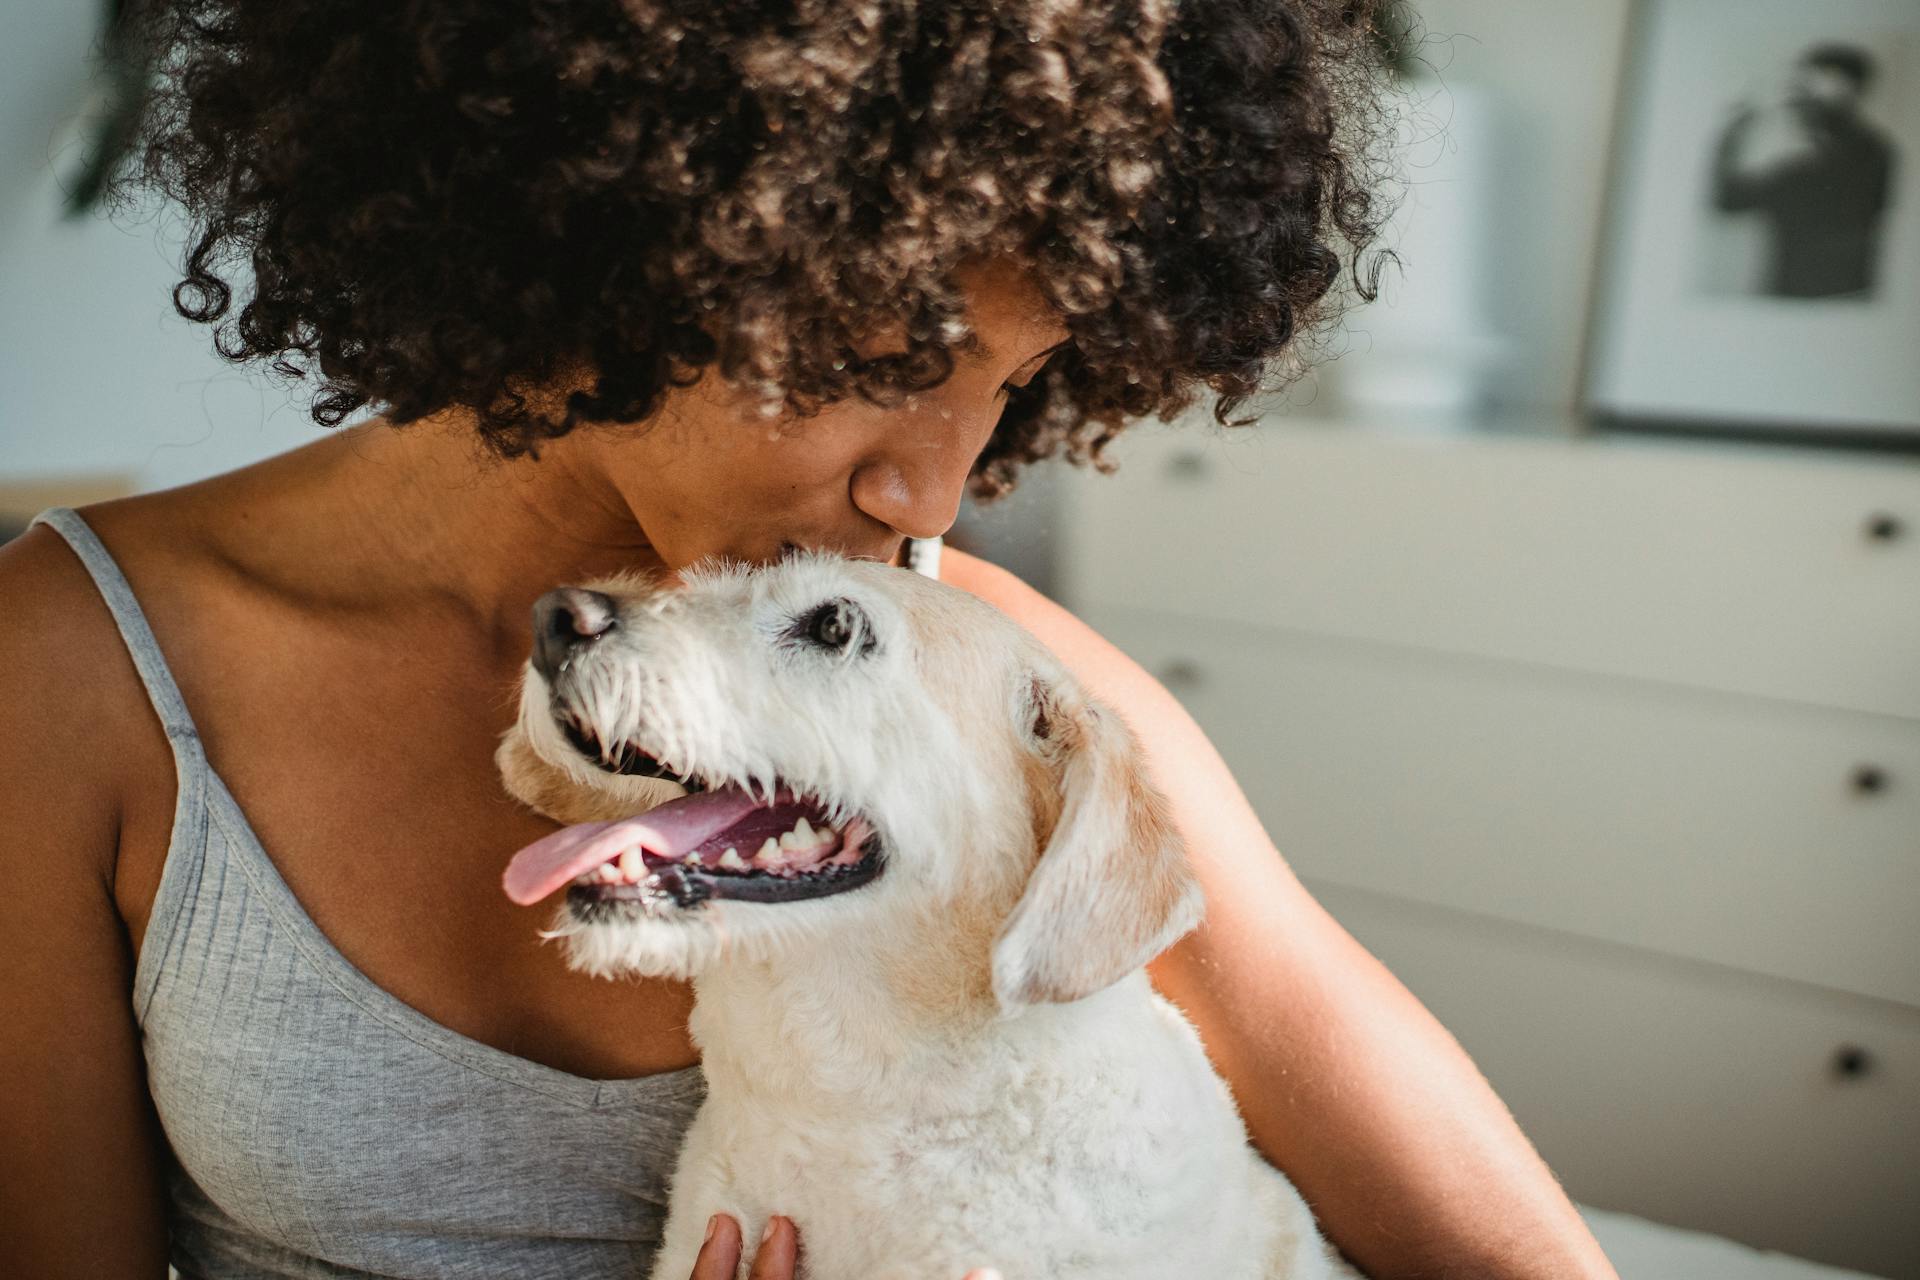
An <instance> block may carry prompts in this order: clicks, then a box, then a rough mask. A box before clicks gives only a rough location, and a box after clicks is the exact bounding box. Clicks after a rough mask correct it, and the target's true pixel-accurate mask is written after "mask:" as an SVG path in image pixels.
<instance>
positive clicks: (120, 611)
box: [27, 507, 200, 750]
mask: <svg viewBox="0 0 1920 1280" xmlns="http://www.w3.org/2000/svg"><path fill="white" fill-rule="evenodd" d="M36 524H44V525H46V526H47V527H48V528H50V529H52V530H53V531H54V532H55V533H58V534H59V535H60V536H61V537H63V538H65V539H66V540H67V545H68V546H70V547H72V548H73V553H74V554H75V555H77V556H79V557H80V563H81V564H83V565H85V566H86V568H87V572H88V573H89V574H90V575H92V577H93V584H94V586H96V587H98V588H99V589H100V596H101V598H102V599H103V600H105V601H106V602H107V608H108V610H109V611H111V612H112V614H113V621H114V623H115V625H117V626H118V627H119V628H120V638H121V639H122V640H124V641H126V645H127V652H128V653H129V654H130V655H132V657H133V665H134V669H135V670H136V671H138V672H139V673H140V682H141V683H142V684H144V685H145V686H146V687H147V697H148V699H149V700H151V701H152V703H153V709H154V711H155V712H156V713H157V714H158V715H159V717H160V726H161V728H163V729H164V730H166V734H167V741H168V742H170V743H172V744H173V745H174V747H175V749H176V750H177V749H179V748H181V747H184V746H187V745H188V744H192V746H193V747H195V748H196V749H197V748H198V746H199V742H200V734H199V732H198V731H197V730H196V729H195V728H194V725H193V717H192V716H190V715H188V714H187V704H186V701H185V700H184V699H183V698H181V696H180V686H178V685H177V684H175V683H174V681H173V672H171V671H169V670H168V669H167V660H166V658H165V657H163V656H162V655H161V652H160V643H159V641H157V640H155V639H154V637H153V628H152V627H150V626H148V625H147V615H146V614H145V613H143V612H141V609H140V602H139V601H138V600H136V599H135V598H134V595H133V587H132V586H130V585H129V584H128V582H127V576H126V575H125V574H124V573H122V572H120V566H119V565H118V564H116V563H115V562H114V559H113V555H112V553H111V552H109V551H108V550H107V548H106V544H105V543H103V542H101V541H100V538H99V535H98V534H96V533H94V531H93V529H92V527H91V526H89V525H88V524H87V522H86V521H85V520H84V519H82V518H81V516H80V513H79V512H78V511H75V510H73V509H72V508H71V507H49V508H48V509H47V510H45V511H42V512H41V513H40V514H39V515H37V516H35V517H34V518H33V519H32V520H31V521H29V522H28V526H27V527H28V528H32V527H33V526H34V525H36Z"/></svg>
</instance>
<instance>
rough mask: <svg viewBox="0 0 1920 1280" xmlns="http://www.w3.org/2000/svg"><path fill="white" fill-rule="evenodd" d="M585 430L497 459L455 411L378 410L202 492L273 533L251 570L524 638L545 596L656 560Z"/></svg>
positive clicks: (338, 596) (248, 553)
mask: <svg viewBox="0 0 1920 1280" xmlns="http://www.w3.org/2000/svg"><path fill="white" fill-rule="evenodd" d="M589 437H590V429H582V430H581V431H578V432H576V433H574V434H573V435H569V436H566V437H563V438H561V439H558V440H553V441H549V442H546V443H544V444H543V445H542V446H541V456H540V458H539V459H538V460H537V461H535V460H533V459H530V458H524V457H523V458H517V459H501V458H498V457H495V456H493V455H491V454H489V453H487V452H486V450H485V449H484V447H483V446H482V445H481V443H480V441H479V438H478V436H477V435H476V434H475V433H474V432H473V431H472V429H471V428H470V427H466V426H463V425H462V424H460V423H458V422H455V421H452V420H447V419H431V418H430V419H422V420H420V421H419V422H416V423H412V424H409V425H407V426H405V427H394V426H391V425H389V424H388V423H387V422H385V420H383V419H379V418H376V419H372V420H370V421H368V422H365V423H361V424H359V425H356V426H353V427H348V428H343V429H341V430H339V431H337V432H335V433H333V434H332V435H330V436H328V437H327V438H326V439H323V440H319V441H316V442H314V443H313V444H311V445H307V446H305V447H303V448H299V449H295V450H293V451H291V452H289V453H286V454H282V455H280V456H278V457H275V458H271V459H268V460H267V461H265V462H263V463H260V464H257V465H256V466H254V467H249V468H246V469H244V470H242V471H240V472H236V473H232V474H231V475H230V476H228V477H221V478H220V479H219V480H216V481H215V482H214V484H213V487H212V488H211V489H210V491H209V492H208V493H207V494H206V498H207V500H208V502H209V504H210V505H217V506H218V507H219V509H220V514H221V524H222V525H223V526H226V525H228V524H229V522H230V521H232V520H233V519H234V517H235V515H236V514H238V517H239V520H238V525H239V527H249V526H250V527H251V528H252V529H253V530H256V531H265V532H266V533H268V534H270V535H271V536H259V535H256V536H257V542H255V543H249V544H248V545H247V546H245V547H244V548H241V549H240V551H241V554H242V556H243V557H244V559H245V560H246V561H248V562H249V563H248V564H247V568H248V569H249V570H251V571H253V572H256V573H259V574H261V575H263V576H270V577H273V578H276V579H280V580H282V581H283V582H286V583H287V585H289V586H296V587H297V589H299V590H301V591H302V592H305V593H311V594H313V595H315V596H318V597H323V598H330V599H334V600H339V601H342V602H348V601H364V600H367V599H369V598H377V599H392V598H395V597H404V596H407V595H413V596H415V597H421V596H432V597H436V598H437V599H438V600H439V602H440V603H441V604H442V605H445V606H451V607H453V608H456V609H457V610H459V611H460V612H461V613H462V614H465V615H467V616H469V617H470V618H471V619H472V620H473V622H474V623H475V625H477V626H479V627H482V628H485V629H486V630H488V631H489V632H492V633H495V634H501V635H509V636H513V637H518V638H521V643H522V646H523V647H524V640H523V637H524V632H525V629H526V625H527V621H526V620H527V616H528V611H529V609H530V608H531V606H532V603H533V601H534V600H536V599H537V598H538V597H539V596H540V595H541V594H542V593H544V592H546V591H548V590H551V589H552V588H553V587H556V586H560V585H564V584H567V583H571V582H579V581H582V580H584V579H590V578H594V577H601V576H605V575H607V574H612V573H618V572H622V571H626V570H634V569H641V570H645V569H661V568H664V567H665V566H664V564H663V562H662V561H661V558H660V557H659V555H658V554H656V553H655V551H654V550H653V548H652V547H651V546H650V545H649V543H648V541H647V538H646V534H645V532H644V530H642V528H641V527H640V523H639V521H638V520H637V519H636V517H635V516H634V514H633V512H632V510H631V509H630V508H629V506H628V505H627V503H626V502H625V501H623V500H622V499H621V497H620V496H619V493H618V490H617V489H616V488H615V486H614V485H613V484H612V483H611V482H610V481H609V479H608V478H607V476H606V475H605V473H604V471H603V470H602V469H601V467H600V466H599V465H598V464H597V463H596V462H595V458H596V457H597V454H598V448H597V442H596V441H594V440H592V439H591V438H589ZM249 508H253V509H257V511H258V518H257V521H256V520H250V519H248V518H247V517H248V512H249Z"/></svg>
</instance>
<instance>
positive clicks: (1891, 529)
mask: <svg viewBox="0 0 1920 1280" xmlns="http://www.w3.org/2000/svg"><path fill="white" fill-rule="evenodd" d="M1865 528H1866V534H1867V540H1868V541H1870V542H1892V541H1893V540H1894V539H1895V538H1898V537H1899V536H1900V535H1901V534H1903V533H1905V532H1906V531H1907V526H1906V523H1905V522H1904V521H1903V520H1901V519H1900V517H1899V516H1897V515H1894V514H1893V512H1891V511H1876V512H1874V513H1873V514H1872V515H1870V516H1868V517H1867V523H1866V526H1865Z"/></svg>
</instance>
